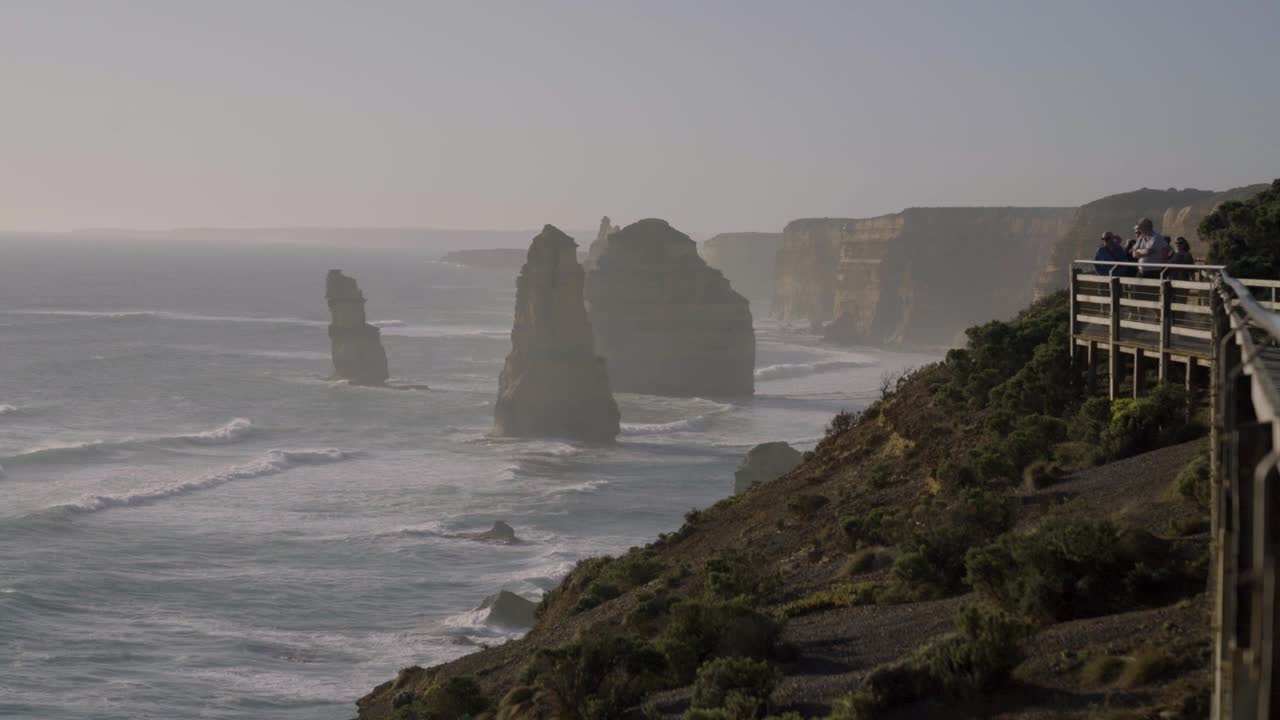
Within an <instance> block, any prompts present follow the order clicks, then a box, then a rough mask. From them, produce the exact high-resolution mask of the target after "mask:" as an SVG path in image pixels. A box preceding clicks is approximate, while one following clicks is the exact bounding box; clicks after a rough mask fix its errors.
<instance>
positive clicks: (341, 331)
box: [324, 270, 391, 385]
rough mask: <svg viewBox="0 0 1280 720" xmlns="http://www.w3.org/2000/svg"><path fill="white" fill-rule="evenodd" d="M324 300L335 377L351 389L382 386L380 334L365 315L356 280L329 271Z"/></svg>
mask: <svg viewBox="0 0 1280 720" xmlns="http://www.w3.org/2000/svg"><path fill="white" fill-rule="evenodd" d="M324 286H325V287H324V296H325V299H326V300H327V301H328V302H329V315H330V318H331V319H330V322H329V345H330V351H331V353H332V355H333V370H334V374H335V375H336V376H337V377H339V378H342V379H344V380H346V381H348V382H350V383H351V384H352V385H383V384H385V383H386V382H387V378H388V377H390V376H391V374H390V373H389V372H388V371H387V353H386V351H385V350H384V349H383V348H382V338H381V333H380V332H379V331H378V328H376V327H374V326H372V325H370V324H369V323H368V322H367V321H366V319H365V314H364V302H365V300H364V294H363V293H361V292H360V287H359V286H358V285H356V281H355V278H352V277H348V276H346V275H343V274H342V271H341V270H330V271H329V274H328V275H327V276H326V277H325V283H324Z"/></svg>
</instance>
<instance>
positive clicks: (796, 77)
mask: <svg viewBox="0 0 1280 720" xmlns="http://www.w3.org/2000/svg"><path fill="white" fill-rule="evenodd" d="M1278 38H1280V2H1275V0H1268V1H1267V2H1251V3H1244V2H1213V3H1210V2H1123V1H1120V2H1116V1H1114V0H1113V1H1108V2H1077V1H1074V0H1073V1H1072V2H1062V1H1056V2H1027V1H1010V2H964V1H958V0H944V1H941V2H883V3H871V2H852V1H850V2H818V1H816V0H788V1H785V2H784V1H782V0H778V1H776V2H746V1H734V2H712V1H710V0H706V1H699V0H683V1H680V2H660V1H656V0H644V1H643V2H639V1H637V2H631V3H606V2H552V1H550V0H546V1H536V2H535V1H528V0H526V1H522V2H509V3H508V2H486V1H481V0H471V1H469V2H459V3H437V2H428V1H426V0H423V1H421V2H358V3H357V2H342V3H339V2H313V1H306V2H304V1H302V0H298V1H297V2H284V1H280V0H275V1H269V0H261V1H257V2H236V1H227V0H208V1H207V2H199V3H197V2H185V1H177V0H174V1H170V0H157V1H155V2H127V1H124V0H121V1H117V2H112V1H106V0H104V1H101V2H88V1H84V2H58V1H55V0H31V1H30V2H21V1H18V0H0V228H9V229H66V228H75V227H88V226H114V227H153V228H154V227H171V226H215V225H216V226H266V225H346V226H351V225H374V226H434V227H453V228H530V227H538V226H541V225H542V224H543V223H547V222H551V223H555V224H558V225H561V226H563V227H592V226H594V224H595V221H596V220H597V219H598V218H599V216H600V215H601V214H605V213H607V214H609V215H612V216H613V217H614V218H615V219H618V220H623V221H630V220H634V219H637V218H639V217H647V216H659V217H665V218H667V219H669V220H670V221H672V223H673V224H675V225H676V226H677V227H681V228H683V229H686V230H689V231H696V232H716V231H723V230H769V229H780V228H781V227H782V225H783V224H784V223H785V222H786V221H787V220H789V219H792V218H796V217H805V216H866V215H874V214H880V213H885V212H893V211H896V210H899V209H901V208H903V207H905V206H910V205H979V204H983V205H1074V204H1078V203H1081V202H1085V201H1088V200H1091V199H1094V198H1097V197H1099V196H1102V195H1106V194H1109V193H1113V192H1120V191H1125V190H1130V189H1136V188H1138V187H1142V186H1149V187H1161V188H1163V187H1169V186H1179V187H1184V186H1195V187H1207V188H1225V187H1228V186H1234V185H1241V184H1245V183H1251V182H1259V181H1269V180H1271V179H1272V178H1274V177H1277V176H1280V142H1278V141H1277V129H1278V128H1280V40H1278Z"/></svg>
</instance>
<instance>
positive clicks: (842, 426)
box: [822, 410, 858, 439]
mask: <svg viewBox="0 0 1280 720" xmlns="http://www.w3.org/2000/svg"><path fill="white" fill-rule="evenodd" d="M857 424H858V414H857V413H851V412H849V411H848V410H841V411H840V412H838V413H836V415H835V417H833V418H831V422H830V423H828V424H827V426H826V427H825V428H823V432H822V434H823V436H824V439H825V438H833V437H839V436H841V435H843V434H845V433H847V432H849V431H850V430H852V429H853V428H854V427H855V426H856V425H857Z"/></svg>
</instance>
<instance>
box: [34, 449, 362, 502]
mask: <svg viewBox="0 0 1280 720" xmlns="http://www.w3.org/2000/svg"><path fill="white" fill-rule="evenodd" d="M350 457H352V456H351V454H349V453H344V452H342V451H341V450H337V449H334V448H326V449H322V450H270V451H268V452H267V453H266V454H265V455H263V456H261V457H259V458H257V459H255V460H252V461H250V462H247V463H244V464H242V465H232V466H231V467H228V468H226V469H223V470H220V471H218V472H214V473H211V474H208V475H204V476H201V477H199V478H196V479H194V480H188V481H185V482H178V483H172V484H154V485H150V486H145V487H142V488H138V489H136V490H134V491H133V492H129V493H124V494H120V495H90V496H87V497H84V498H82V499H81V500H80V501H79V502H75V503H68V504H65V505H60V506H59V508H60V509H64V510H67V511H70V512H75V513H91V512H97V511H99V510H107V509H109V508H115V507H136V506H139V505H147V504H150V503H153V502H156V501H158V500H164V499H167V498H172V497H178V496H180V495H186V494H188V493H192V492H196V491H199V490H209V489H212V488H216V487H218V486H219V485H225V484H227V483H229V482H234V481H236V480H247V479H250V478H260V477H266V476H269V475H277V474H279V473H282V472H284V471H286V470H288V469H290V468H293V467H296V466H298V465H316V464H325V463H334V462H340V461H342V460H345V459H347V458H350Z"/></svg>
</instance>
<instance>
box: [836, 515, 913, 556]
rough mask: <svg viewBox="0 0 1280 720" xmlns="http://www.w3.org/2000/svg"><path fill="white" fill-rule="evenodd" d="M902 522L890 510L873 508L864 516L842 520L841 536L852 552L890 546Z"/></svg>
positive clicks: (843, 518) (846, 516)
mask: <svg viewBox="0 0 1280 720" xmlns="http://www.w3.org/2000/svg"><path fill="white" fill-rule="evenodd" d="M900 523H901V520H900V519H899V517H898V514H897V513H896V511H894V510H892V509H890V508H884V507H879V508H872V509H871V510H868V511H867V512H866V514H864V515H860V516H859V515H845V516H844V517H842V518H840V534H841V535H842V536H843V537H844V540H845V543H846V544H847V545H848V546H849V549H850V550H857V549H859V548H863V547H868V546H872V545H890V544H892V542H893V538H894V535H895V534H896V531H897V528H898V526H899V524H900Z"/></svg>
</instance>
